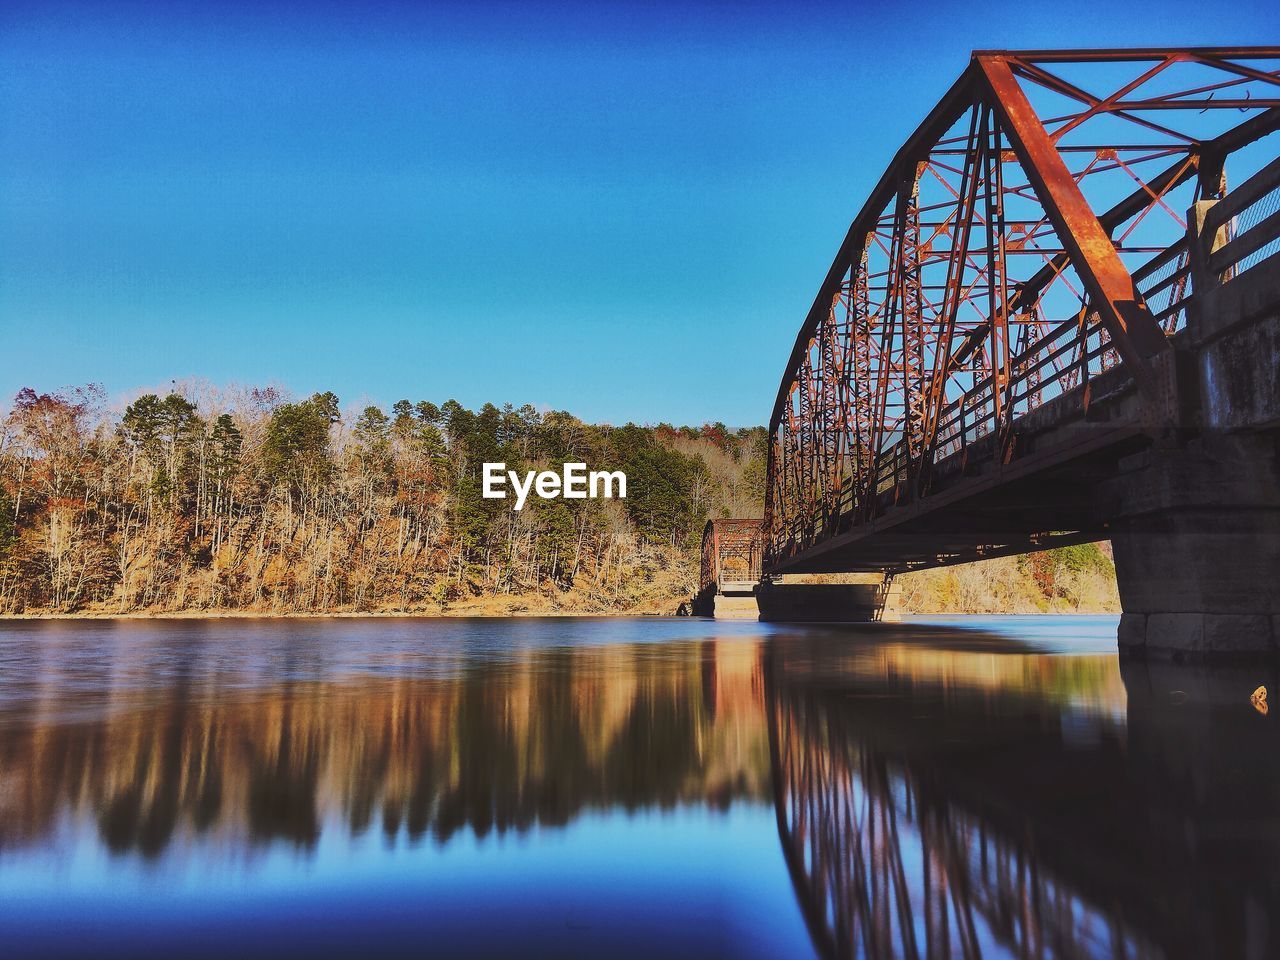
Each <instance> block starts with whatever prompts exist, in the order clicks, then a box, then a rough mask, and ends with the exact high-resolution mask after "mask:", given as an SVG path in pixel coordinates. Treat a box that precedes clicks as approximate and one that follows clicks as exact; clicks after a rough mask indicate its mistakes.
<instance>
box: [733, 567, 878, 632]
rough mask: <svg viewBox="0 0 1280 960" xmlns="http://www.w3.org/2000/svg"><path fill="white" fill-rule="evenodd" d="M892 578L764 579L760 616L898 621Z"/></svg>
mask: <svg viewBox="0 0 1280 960" xmlns="http://www.w3.org/2000/svg"><path fill="white" fill-rule="evenodd" d="M891 584H892V579H891V578H890V577H880V576H878V575H874V576H872V575H869V576H868V580H867V582H866V583H803V582H800V583H797V582H795V581H791V580H782V581H780V580H773V581H768V580H761V581H760V583H759V585H758V586H757V587H756V600H757V601H758V602H759V604H760V619H761V620H768V621H773V622H775V623H869V622H872V621H876V620H881V619H886V613H888V614H889V615H888V617H887V619H891V620H896V619H897V618H898V617H897V610H896V608H893V607H891V606H890V604H889V601H890V599H891V598H894V597H896V596H897V594H895V593H893V592H892V589H891Z"/></svg>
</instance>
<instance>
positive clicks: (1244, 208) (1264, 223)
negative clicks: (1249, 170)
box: [1198, 157, 1280, 283]
mask: <svg viewBox="0 0 1280 960" xmlns="http://www.w3.org/2000/svg"><path fill="white" fill-rule="evenodd" d="M1198 239H1199V242H1200V244H1201V251H1200V252H1201V256H1203V258H1204V263H1205V266H1206V272H1207V274H1208V275H1209V276H1210V277H1211V278H1212V279H1213V280H1215V281H1217V282H1218V283H1227V282H1230V281H1231V280H1233V279H1235V278H1236V277H1238V276H1240V275H1241V274H1243V273H1246V272H1248V271H1249V270H1250V269H1251V268H1253V267H1255V266H1257V265H1258V264H1260V263H1262V262H1263V261H1264V260H1267V259H1270V258H1271V257H1273V256H1275V255H1276V254H1277V253H1280V157H1277V158H1276V159H1275V160H1272V161H1271V162H1270V163H1269V164H1267V165H1266V166H1265V167H1263V168H1262V169H1261V170H1259V171H1258V172H1257V173H1256V174H1254V175H1253V176H1252V177H1250V178H1249V179H1248V180H1246V181H1245V182H1244V183H1242V184H1240V186H1238V187H1236V188H1235V189H1234V190H1232V191H1231V192H1230V193H1228V194H1227V195H1226V196H1225V197H1223V198H1222V199H1221V200H1219V201H1217V202H1216V203H1214V204H1213V205H1212V206H1210V207H1209V209H1208V211H1207V212H1206V213H1205V215H1204V219H1203V223H1202V227H1201V230H1200V233H1199V238H1198Z"/></svg>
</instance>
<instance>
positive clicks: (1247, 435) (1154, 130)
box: [762, 47, 1280, 657]
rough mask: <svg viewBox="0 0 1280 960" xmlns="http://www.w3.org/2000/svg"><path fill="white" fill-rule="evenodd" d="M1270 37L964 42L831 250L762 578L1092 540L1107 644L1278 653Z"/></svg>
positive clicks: (785, 402) (788, 386)
mask: <svg viewBox="0 0 1280 960" xmlns="http://www.w3.org/2000/svg"><path fill="white" fill-rule="evenodd" d="M1278 130H1280V47H1252V48H1231V49H1226V48H1221V49H1219V48H1215V49H1205V48H1195V49H1191V48H1188V49H1159V50H1089V51H1071V50H1043V51H1027V52H1005V51H984V52H977V53H975V54H973V56H972V59H971V61H970V63H969V66H968V68H967V69H966V70H965V71H964V72H963V74H962V75H961V76H960V78H959V79H958V80H957V81H956V82H955V83H954V84H953V86H952V87H951V89H950V90H948V91H947V93H946V94H945V95H944V96H943V98H942V100H941V101H940V102H939V103H938V104H937V106H935V107H934V109H933V110H932V111H931V112H930V113H929V115H928V116H927V117H926V118H925V120H924V122H923V123H922V124H921V125H920V127H919V128H918V129H917V130H916V132H915V133H914V134H913V135H912V136H911V138H910V139H909V140H908V141H907V142H906V144H904V145H903V146H902V148H901V149H900V150H899V151H898V152H897V154H896V155H895V156H894V158H893V160H892V162H891V163H890V165H889V167H888V169H887V170H886V171H885V173H884V175H883V176H882V177H881V178H880V180H879V181H878V183H876V185H875V186H874V188H873V189H872V191H871V194H870V196H869V197H868V199H867V200H866V202H865V203H864V205H863V206H862V209H861V211H860V212H859V213H858V214H857V217H856V219H855V220H854V221H853V224H852V226H851V227H850V229H849V231H848V234H847V235H846V237H845V239H844V241H843V243H842V244H841V245H840V248H839V250H838V252H837V254H836V257H835V260H834V261H833V263H832V265H831V267H830V269H829V270H828V271H827V274H826V276H825V278H824V279H823V281H822V284H821V286H820V287H819V290H818V294H817V296H816V297H815V299H814V302H813V305H812V307H811V308H810V310H809V313H808V315H807V316H806V317H805V319H804V322H803V324H802V326H801V329H800V332H799V335H798V336H797V338H796V342H795V346H794V348H793V350H792V352H791V355H790V357H789V359H788V361H787V365H786V368H785V372H784V374H783V377H782V382H781V385H780V387H779V390H778V394H777V399H776V402H775V405H774V409H773V413H772V417H771V420H770V438H771V443H770V450H769V463H768V476H767V489H766V510H765V521H764V523H765V527H764V529H765V542H764V556H763V566H762V574H763V576H764V578H765V580H766V581H768V580H769V579H770V578H771V577H774V576H776V575H780V574H788V573H834V572H857V571H863V572H873V573H882V574H892V573H894V572H901V571H909V570H914V569H921V568H926V567H931V566H939V565H945V564H952V563H962V562H968V561H972V560H978V559H983V558H988V557H996V556H1002V555H1008V554H1014V553H1021V552H1027V551H1032V550H1038V549H1044V548H1047V547H1052V546H1056V545H1066V544H1071V543H1080V542H1087V541H1091V540H1099V539H1108V538H1109V539H1111V541H1112V544H1113V547H1114V550H1115V559H1116V567H1117V575H1118V580H1119V585H1120V593H1121V600H1122V602H1123V605H1124V611H1125V615H1124V617H1123V619H1122V621H1121V627H1120V641H1121V643H1122V645H1123V646H1124V648H1125V649H1127V650H1129V651H1133V652H1139V651H1142V652H1148V651H1149V652H1160V653H1168V654H1172V655H1173V656H1175V657H1197V656H1201V655H1216V654H1220V653H1241V654H1247V655H1253V654H1256V653H1259V652H1263V651H1274V650H1275V649H1276V647H1277V646H1278V645H1280V597H1277V595H1276V594H1277V590H1276V588H1275V583H1276V582H1280V465H1278V463H1280V458H1278V457H1277V454H1276V451H1277V444H1278V443H1280V256H1277V255H1276V254H1277V252H1280V134H1277V131H1278Z"/></svg>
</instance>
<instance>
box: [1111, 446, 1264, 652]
mask: <svg viewBox="0 0 1280 960" xmlns="http://www.w3.org/2000/svg"><path fill="white" fill-rule="evenodd" d="M1277 446H1278V445H1277V439H1276V437H1275V436H1274V435H1272V436H1268V435H1249V436H1236V437H1231V436H1218V437H1206V438H1204V439H1202V440H1199V441H1195V442H1193V443H1191V444H1188V445H1187V446H1186V447H1183V448H1179V449H1163V448H1153V449H1151V450H1149V451H1147V452H1145V453H1143V454H1140V455H1138V456H1137V457H1135V458H1133V461H1131V462H1127V463H1125V464H1123V465H1122V468H1125V469H1124V475H1123V476H1122V477H1120V478H1118V479H1116V480H1114V481H1112V482H1111V487H1112V491H1111V492H1112V495H1113V497H1114V503H1115V504H1116V511H1115V513H1113V518H1114V519H1113V521H1112V524H1111V527H1112V538H1111V543H1112V547H1113V549H1114V552H1115V562H1116V579H1117V581H1118V585H1119V589H1120V602H1121V606H1122V607H1123V609H1124V614H1123V616H1122V618H1121V622H1120V630H1119V637H1118V640H1119V644H1120V650H1121V653H1122V654H1125V655H1129V656H1147V655H1149V656H1155V657H1164V658H1168V659H1173V660H1177V661H1194V660H1206V659H1230V658H1233V657H1234V658H1247V657H1258V656H1259V655H1268V656H1269V655H1271V654H1273V653H1275V652H1276V651H1277V649H1278V648H1280V455H1278V454H1280V451H1278V449H1277Z"/></svg>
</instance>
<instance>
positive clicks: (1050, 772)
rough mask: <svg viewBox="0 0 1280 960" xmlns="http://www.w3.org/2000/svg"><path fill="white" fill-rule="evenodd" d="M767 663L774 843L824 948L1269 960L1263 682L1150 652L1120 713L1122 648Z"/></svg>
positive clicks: (1278, 781)
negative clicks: (1044, 667) (1162, 666)
mask: <svg viewBox="0 0 1280 960" xmlns="http://www.w3.org/2000/svg"><path fill="white" fill-rule="evenodd" d="M845 642H847V641H845ZM784 643H785V641H784ZM766 656H767V661H766V666H765V691H766V709H767V711H768V718H767V722H768V727H769V743H770V755H771V758H772V763H773V786H774V798H775V808H776V813H777V819H778V829H779V836H780V838H781V842H782V845H783V849H784V853H785V856H786V858H787V862H788V866H789V868H790V870H791V873H792V878H793V882H794V884H795V887H796V891H797V895H798V897H799V899H800V901H801V904H802V906H803V908H804V910H805V914H806V919H807V921H808V923H809V926H810V930H811V933H812V935H813V938H814V942H815V944H816V945H817V946H818V948H819V950H820V951H821V952H823V953H824V954H825V955H827V956H830V957H854V956H869V957H890V956H893V957H896V956H906V957H977V956H992V955H996V956H1017V957H1077V956H1089V957H1093V956H1112V957H1146V956H1196V957H1205V956H1256V957H1264V956H1273V955H1274V950H1275V947H1276V944H1277V937H1280V931H1276V930H1271V929H1269V927H1268V921H1267V918H1268V917H1272V918H1274V917H1276V916H1280V882H1278V880H1280V878H1277V876H1276V873H1275V870H1274V866H1273V865H1274V863H1275V856H1276V854H1277V853H1278V852H1280V851H1278V850H1277V849H1276V844H1275V842H1274V840H1271V841H1270V842H1268V843H1264V844H1263V845H1262V847H1261V848H1260V847H1259V845H1258V842H1257V840H1258V836H1259V834H1258V832H1257V827H1258V825H1259V821H1260V820H1264V819H1266V818H1270V817H1271V816H1272V811H1273V810H1274V809H1275V808H1276V807H1275V804H1276V802H1277V800H1280V765H1278V763H1277V759H1276V756H1277V754H1276V747H1277V743H1276V738H1275V736H1274V735H1273V734H1272V733H1271V732H1270V729H1269V728H1268V726H1267V725H1266V724H1265V723H1263V724H1259V723H1257V722H1256V721H1258V720H1261V718H1260V717H1257V716H1256V715H1252V711H1251V710H1249V709H1248V706H1247V704H1246V703H1244V702H1243V698H1241V697H1240V696H1238V694H1239V691H1240V690H1241V689H1246V688H1247V683H1248V678H1244V677H1236V676H1233V677H1229V678H1228V680H1229V681H1230V682H1228V684H1227V686H1228V687H1229V688H1230V697H1231V701H1230V703H1229V704H1225V705H1224V704H1222V703H1221V702H1214V690H1213V682H1214V678H1215V677H1220V676H1221V675H1220V674H1211V675H1204V674H1202V675H1199V676H1188V675H1187V674H1186V673H1185V672H1184V673H1180V674H1178V675H1177V676H1174V677H1171V678H1167V677H1161V676H1159V675H1158V674H1157V676H1156V677H1155V678H1154V682H1153V677H1152V675H1151V674H1149V673H1148V668H1147V667H1146V666H1144V665H1141V664H1135V665H1133V666H1132V667H1126V668H1125V669H1126V673H1125V678H1124V682H1125V686H1127V688H1128V697H1127V706H1125V700H1126V698H1125V693H1124V690H1123V689H1120V688H1118V680H1119V677H1118V676H1117V675H1116V673H1115V672H1114V662H1113V661H1111V662H1107V660H1106V659H1105V658H1085V657H1082V658H1060V659H1059V661H1058V663H1057V664H1055V665H1053V666H1052V668H1051V669H1054V671H1055V672H1053V673H1052V674H1050V673H1043V674H1036V673H1035V670H1036V668H1035V667H1033V666H1030V665H1029V664H1028V662H1027V661H1028V658H1024V657H1020V656H1017V655H1016V654H1015V655H1010V654H1008V653H1007V652H1006V653H1004V654H1000V653H996V654H994V655H993V656H992V657H990V658H978V659H979V661H981V660H986V661H988V662H987V664H985V666H987V667H990V670H989V671H986V670H982V669H978V668H979V667H980V666H984V665H982V664H980V662H975V658H974V657H973V656H972V655H971V654H964V653H956V654H951V655H948V654H946V653H945V652H938V651H936V650H931V651H929V652H920V651H917V652H916V653H914V654H913V653H912V651H911V650H910V649H906V648H902V647H899V648H898V649H897V650H893V649H885V648H876V649H874V650H872V651H870V656H869V657H868V659H867V660H866V661H864V662H863V664H862V665H861V667H859V668H857V669H855V670H853V671H848V672H842V671H845V670H846V668H847V667H848V666H849V663H850V659H849V655H848V653H847V652H846V653H844V654H843V655H842V654H840V653H839V652H837V651H835V650H833V649H831V648H830V647H827V648H826V649H824V648H823V647H822V646H816V647H815V646H813V645H803V646H802V645H795V646H793V647H791V648H790V649H778V648H776V647H775V648H773V649H771V650H770V652H769V653H768V654H767V655H766ZM1034 659H1038V658H1034ZM966 666H967V667H968V668H969V669H968V670H967V672H966V670H965V668H966ZM1157 669H1158V668H1157ZM1024 670H1028V672H1027V673H1023V672H1022V671H1024ZM957 671H960V672H957ZM984 673H985V676H984V675H983V674H984ZM841 677H842V679H835V678H841ZM1165 679H1171V680H1172V681H1174V683H1173V684H1171V685H1170V686H1169V687H1165V688H1164V689H1163V690H1161V689H1160V687H1161V681H1163V680H1165ZM1189 685H1191V686H1194V687H1198V688H1199V689H1193V690H1192V693H1191V697H1192V699H1193V700H1194V701H1195V702H1196V704H1197V706H1195V707H1188V708H1187V709H1182V708H1181V707H1180V706H1178V705H1177V704H1178V698H1177V697H1175V698H1173V699H1172V700H1171V699H1170V697H1169V693H1168V690H1169V689H1171V688H1172V686H1177V687H1180V688H1187V687H1188V686H1189ZM1029 687H1032V688H1037V689H1029ZM1153 688H1154V689H1153ZM1156 691H1159V692H1156ZM1180 692H1181V693H1182V694H1183V696H1186V694H1185V692H1183V691H1180ZM1099 697H1101V702H1096V701H1098V699H1099ZM1073 700H1075V701H1076V702H1074V703H1073ZM1090 701H1095V702H1093V703H1090ZM1108 707H1110V709H1107V708H1108ZM1121 711H1123V712H1121ZM1126 715H1127V729H1126V723H1125V720H1126ZM1206 731H1211V732H1209V733H1206ZM1241 764H1245V765H1247V766H1246V768H1245V769H1243V770H1242V769H1241V768H1240V765H1241ZM1268 822H1269V821H1268Z"/></svg>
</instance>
